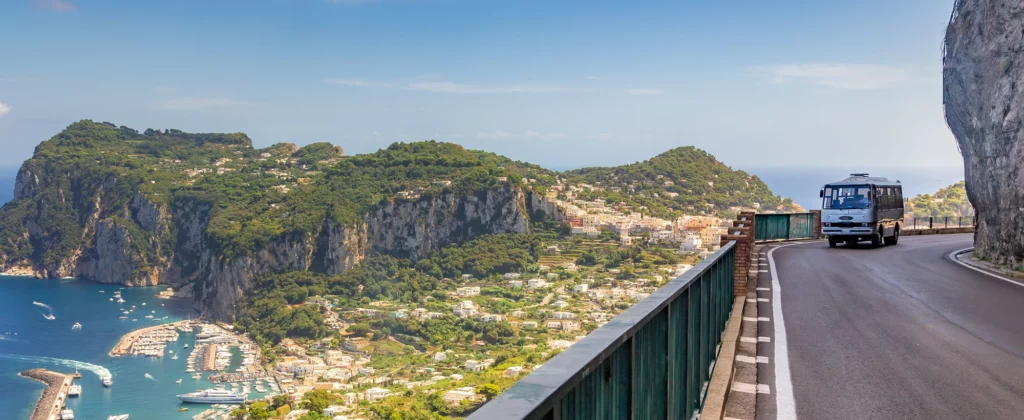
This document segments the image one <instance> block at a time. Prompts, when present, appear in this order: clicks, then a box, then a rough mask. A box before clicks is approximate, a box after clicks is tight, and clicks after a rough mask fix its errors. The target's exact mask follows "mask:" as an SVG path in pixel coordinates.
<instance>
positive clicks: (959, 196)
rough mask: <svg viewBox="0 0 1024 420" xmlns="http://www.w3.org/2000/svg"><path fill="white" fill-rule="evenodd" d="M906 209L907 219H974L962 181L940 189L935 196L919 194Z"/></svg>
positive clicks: (908, 203)
mask: <svg viewBox="0 0 1024 420" xmlns="http://www.w3.org/2000/svg"><path fill="white" fill-rule="evenodd" d="M906 207H907V217H924V218H926V217H974V207H972V206H971V202H970V201H968V200H967V190H966V188H965V187H964V181H960V182H957V183H956V184H953V185H950V186H948V187H946V188H941V189H939V190H938V191H936V192H935V194H919V195H917V196H915V197H914V198H912V199H910V201H908V202H907V203H906Z"/></svg>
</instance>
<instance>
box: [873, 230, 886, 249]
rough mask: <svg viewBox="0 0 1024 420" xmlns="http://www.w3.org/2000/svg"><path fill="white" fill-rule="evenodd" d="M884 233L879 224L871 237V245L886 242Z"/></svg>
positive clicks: (880, 244) (879, 244)
mask: <svg viewBox="0 0 1024 420" xmlns="http://www.w3.org/2000/svg"><path fill="white" fill-rule="evenodd" d="M884 235H885V231H884V230H883V229H882V227H881V226H879V227H878V233H876V234H875V235H874V236H872V237H871V245H872V246H882V244H883V243H885V242H886V241H885V236H884Z"/></svg>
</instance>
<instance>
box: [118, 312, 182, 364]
mask: <svg viewBox="0 0 1024 420" xmlns="http://www.w3.org/2000/svg"><path fill="white" fill-rule="evenodd" d="M191 322H192V321H178V322H172V323H169V324H160V325H154V326H152V327H146V328H140V329H137V330H135V331H132V332H130V333H128V334H125V335H124V337H121V341H118V343H117V345H116V346H114V349H113V350H111V351H110V355H111V356H125V355H129V354H133V355H134V354H141V355H145V356H154V357H162V356H163V354H164V347H165V344H164V343H166V342H168V341H175V340H177V339H178V331H177V330H176V328H179V327H182V326H190V325H192V324H191Z"/></svg>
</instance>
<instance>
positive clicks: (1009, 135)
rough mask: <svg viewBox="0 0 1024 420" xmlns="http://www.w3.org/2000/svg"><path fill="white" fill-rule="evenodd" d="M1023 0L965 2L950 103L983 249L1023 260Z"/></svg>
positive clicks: (951, 54)
mask: <svg viewBox="0 0 1024 420" xmlns="http://www.w3.org/2000/svg"><path fill="white" fill-rule="evenodd" d="M1022 34H1024V2H1022V1H1020V0H958V1H956V2H955V4H954V6H953V14H952V17H951V18H950V22H949V26H948V27H947V28H946V39H945V50H944V54H943V104H944V107H945V113H946V121H947V123H948V124H949V127H950V129H951V130H952V132H953V135H954V136H955V137H956V140H957V143H958V144H959V146H960V151H961V154H962V155H963V159H964V172H965V180H966V186H967V196H968V198H969V199H970V201H971V204H972V205H974V208H975V210H976V215H977V232H976V233H975V248H976V251H977V252H978V253H979V254H981V255H983V256H985V257H987V258H990V259H991V260H992V261H994V262H996V263H1001V264H1018V263H1019V262H1020V261H1021V260H1022V258H1024V171H1022V169H1024V109H1022V108H1024V35H1022Z"/></svg>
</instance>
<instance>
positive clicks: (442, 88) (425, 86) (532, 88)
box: [408, 82, 569, 94]
mask: <svg viewBox="0 0 1024 420" xmlns="http://www.w3.org/2000/svg"><path fill="white" fill-rule="evenodd" d="M408 88H409V89H412V90H423V91H428V92H440V93H457V94H481V93H552V92H565V91H568V90H569V89H566V88H564V87H561V86H545V85H469V84H463V83H453V82H416V83H412V84H410V85H408Z"/></svg>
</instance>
